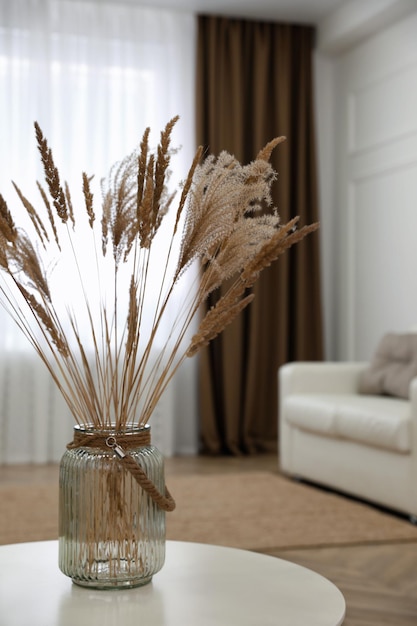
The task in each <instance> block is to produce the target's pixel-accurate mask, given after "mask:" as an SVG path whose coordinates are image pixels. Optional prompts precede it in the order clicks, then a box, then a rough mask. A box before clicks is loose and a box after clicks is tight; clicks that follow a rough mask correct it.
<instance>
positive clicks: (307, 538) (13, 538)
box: [0, 471, 417, 552]
mask: <svg viewBox="0 0 417 626" xmlns="http://www.w3.org/2000/svg"><path fill="white" fill-rule="evenodd" d="M167 482H168V487H169V489H170V491H171V493H172V495H173V496H174V498H175V500H176V502H177V508H176V510H175V511H174V512H172V513H168V514H167V538H168V539H173V540H178V541H195V542H201V543H211V544H217V545H224V546H231V547H237V548H244V549H248V550H257V551H262V552H263V551H265V552H267V551H268V550H270V549H277V548H278V549H293V548H301V547H313V546H314V547H318V546H328V545H348V544H357V543H380V542H392V541H409V540H417V528H416V527H414V526H412V524H410V523H409V522H408V521H407V520H404V519H401V518H399V517H397V516H395V515H392V514H390V513H386V512H384V511H380V510H379V509H376V508H374V507H372V506H370V505H367V504H363V503H361V502H357V501H354V500H351V499H349V498H345V497H343V496H340V495H337V494H334V493H331V492H326V491H323V490H321V489H318V488H316V487H313V486H310V485H306V484H304V483H297V482H294V481H292V480H290V479H288V478H286V477H284V476H281V475H279V474H278V473H273V472H262V471H257V472H242V473H233V474H230V473H225V474H221V475H219V474H210V475H186V476H179V475H174V476H170V477H168V478H167ZM0 503H1V504H0V543H3V544H4V543H18V542H23V541H39V540H48V539H56V538H57V536H58V521H57V517H58V490H57V486H56V485H55V484H51V483H49V484H31V485H21V484H15V485H9V484H8V485H4V486H0Z"/></svg>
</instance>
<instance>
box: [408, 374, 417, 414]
mask: <svg viewBox="0 0 417 626" xmlns="http://www.w3.org/2000/svg"><path fill="white" fill-rule="evenodd" d="M410 402H411V417H412V418H413V419H414V420H417V377H416V378H413V380H412V381H411V383H410Z"/></svg>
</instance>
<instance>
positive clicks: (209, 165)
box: [0, 117, 317, 429]
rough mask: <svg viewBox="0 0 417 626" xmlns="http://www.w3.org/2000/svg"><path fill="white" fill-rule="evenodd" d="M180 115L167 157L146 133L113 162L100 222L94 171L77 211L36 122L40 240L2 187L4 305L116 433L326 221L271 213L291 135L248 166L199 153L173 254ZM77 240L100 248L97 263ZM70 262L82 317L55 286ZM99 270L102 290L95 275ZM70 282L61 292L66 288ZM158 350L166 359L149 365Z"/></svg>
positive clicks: (76, 412)
mask: <svg viewBox="0 0 417 626" xmlns="http://www.w3.org/2000/svg"><path fill="white" fill-rule="evenodd" d="M177 119H178V118H176V117H175V118H173V119H172V120H171V121H170V122H169V123H168V124H167V126H166V127H165V129H164V130H163V131H162V132H161V135H160V142H159V145H158V146H157V149H156V150H155V151H152V150H151V148H150V146H149V133H150V130H149V128H148V129H146V130H145V132H144V134H143V138H142V141H141V143H140V145H139V148H138V150H137V151H135V152H133V153H132V154H130V155H128V156H127V157H126V158H125V159H123V160H122V161H121V162H120V163H116V164H115V165H114V166H113V167H112V169H111V170H110V172H109V175H108V176H107V178H105V179H103V180H102V182H101V191H102V202H101V215H100V219H96V216H97V211H96V209H95V206H94V204H95V203H94V194H93V191H92V187H91V183H92V180H93V177H92V176H88V175H87V174H86V173H85V172H84V173H83V174H82V181H81V182H82V185H81V191H82V198H83V201H84V207H83V208H81V209H79V210H78V212H77V211H75V210H74V208H73V202H72V199H71V195H70V191H69V187H68V184H67V183H66V182H64V184H63V185H62V184H61V179H60V174H59V171H58V168H57V167H56V165H55V163H54V159H53V155H52V151H51V149H50V147H49V145H48V142H47V140H46V139H45V137H44V135H43V133H42V130H41V129H40V127H39V125H38V124H37V123H35V131H36V139H37V144H38V149H39V152H40V155H41V161H42V164H43V170H44V178H45V182H46V187H45V188H44V187H43V186H42V185H41V184H40V183H39V182H37V186H38V190H39V192H40V207H41V208H40V209H36V208H35V206H34V205H33V204H32V203H31V202H29V200H28V199H27V198H26V197H25V196H24V195H23V193H22V191H21V190H20V189H19V187H18V186H17V185H16V184H14V187H15V190H16V192H17V195H18V198H19V199H20V202H21V203H22V204H23V207H24V209H25V210H26V213H27V215H28V217H29V219H30V222H29V224H31V227H32V231H33V233H32V236H31V238H30V237H29V235H28V234H27V233H26V232H25V230H23V229H22V228H20V227H17V226H16V224H15V222H14V220H13V217H12V214H11V212H10V210H9V208H8V206H7V203H6V201H5V200H4V198H3V197H2V196H1V195H0V269H1V270H2V272H1V275H2V282H1V283H0V302H1V304H2V305H3V306H4V308H5V309H6V310H7V311H8V312H9V313H10V315H11V316H12V317H13V319H14V320H15V322H16V323H17V324H18V326H19V327H20V329H21V330H22V332H23V333H24V334H25V335H26V337H27V338H28V339H29V341H30V342H31V343H32V345H33V347H34V348H35V350H36V351H37V352H38V354H39V356H40V357H41V359H42V361H43V362H44V364H45V365H46V367H47V368H48V370H49V372H50V374H51V376H52V377H53V379H54V381H55V382H56V384H57V385H58V387H59V389H60V391H61V393H62V394H63V396H64V398H65V400H66V402H67V404H68V406H69V408H70V410H71V412H72V414H73V416H74V418H75V421H76V422H77V423H79V424H86V423H88V424H91V425H94V426H96V427H108V426H110V425H112V426H115V427H116V428H118V429H122V428H124V427H126V426H127V425H131V424H145V423H146V422H147V421H148V420H149V418H150V417H151V415H152V412H153V410H154V408H155V406H156V404H157V402H158V400H159V398H160V396H161V394H162V393H163V391H164V390H165V388H166V386H167V384H168V382H169V381H170V380H171V378H172V376H173V375H174V373H175V372H176V370H177V368H178V367H179V366H180V364H181V363H182V361H183V360H184V359H185V358H186V357H188V356H192V355H194V354H195V353H197V352H198V351H199V350H200V349H201V348H202V347H203V346H205V345H207V344H208V343H209V342H210V341H211V340H212V339H213V338H214V337H216V336H217V335H218V334H219V333H221V332H222V330H223V329H224V328H225V326H227V325H228V324H229V323H230V322H231V321H232V320H233V319H234V318H235V317H236V316H237V315H238V314H239V313H240V312H241V311H242V309H244V308H245V307H246V306H247V305H248V304H249V303H250V302H251V301H252V300H253V297H254V296H253V294H252V293H250V291H248V290H250V289H251V287H253V285H254V283H255V282H256V280H257V278H258V276H259V274H260V272H261V271H262V270H263V269H264V268H265V267H267V266H269V265H270V264H271V263H273V262H274V261H275V260H276V259H277V258H278V257H279V256H280V255H281V254H282V253H283V252H284V251H285V250H287V249H288V248H289V247H290V246H292V245H294V244H295V243H297V242H299V241H300V240H301V239H303V238H304V237H305V236H306V235H307V234H308V233H310V232H312V231H313V230H315V229H316V228H317V224H312V225H310V226H305V227H303V228H300V229H297V228H296V222H297V219H294V220H292V221H290V222H288V223H287V224H281V223H280V219H279V216H278V213H277V210H276V209H275V208H273V207H272V208H271V195H270V190H271V185H272V183H273V181H274V180H275V178H276V173H275V171H274V170H273V168H272V166H271V165H270V163H269V159H270V156H271V154H272V151H273V150H274V148H275V147H276V146H277V145H278V144H279V143H280V142H281V141H283V140H284V138H283V137H279V138H277V139H275V140H273V141H271V142H270V143H268V144H267V145H266V146H265V147H264V148H263V149H262V150H261V151H260V152H259V154H258V156H257V158H256V159H255V160H254V161H253V162H252V163H249V164H248V165H241V164H240V163H239V162H238V161H237V160H236V159H235V158H234V157H233V156H232V155H230V154H228V153H227V152H221V153H220V154H219V155H218V156H217V157H215V156H208V157H207V158H205V159H204V160H202V149H201V148H200V149H199V150H198V151H197V153H196V156H195V158H194V160H193V163H192V165H191V168H190V171H189V174H188V176H187V178H186V180H185V182H184V184H183V186H182V193H181V197H180V199H179V201H178V206H177V209H176V213H175V216H174V220H173V223H172V224H173V225H172V226H170V228H171V229H172V232H171V235H170V239H169V242H168V245H167V246H165V248H166V249H161V246H160V245H159V240H158V233H159V230H160V227H161V225H162V223H164V224H165V217H166V215H167V214H168V212H169V208H170V206H171V205H172V203H173V200H174V195H173V194H169V193H168V191H167V181H168V178H169V174H170V169H169V168H170V161H171V156H172V155H173V153H174V151H173V149H172V148H171V135H172V130H173V128H174V125H175V124H176V122H177ZM266 208H268V211H267V212H265V209H266ZM41 209H42V211H41ZM41 213H43V216H42V215H41ZM57 218H59V219H57ZM177 241H178V245H177V246H175V245H174V244H175V243H176V242H177ZM77 244H78V246H79V245H81V246H82V248H83V249H84V250H85V249H87V250H88V251H89V256H88V261H87V265H88V268H87V267H85V264H84V262H83V259H82V258H81V256H80V255H79V253H78V252H77ZM176 250H177V252H176ZM64 251H66V256H64ZM68 251H69V257H68ZM175 255H176V257H175ZM151 256H158V257H159V258H160V260H161V261H162V266H163V267H164V270H163V272H162V275H161V278H160V284H158V285H157V298H156V304H155V305H154V309H153V322H152V325H151V327H150V329H148V330H147V332H145V331H144V329H143V320H144V312H145V310H146V311H147V309H148V296H149V293H150V292H155V284H154V283H152V284H150V283H151V279H150V277H149V276H150V274H149V266H150V262H151ZM173 256H174V257H175V258H174V269H173V271H172V273H170V272H169V271H168V267H170V266H172V257H173ZM68 258H69V259H70V261H71V263H70V265H71V272H72V274H71V281H74V283H75V284H76V285H77V288H78V289H79V293H80V294H81V296H82V297H81V313H80V312H79V311H76V309H75V305H74V304H73V302H72V301H71V300H70V301H69V302H66V303H65V304H64V306H62V303H61V299H60V298H59V297H58V295H57V286H56V284H55V285H54V283H56V282H57V281H56V280H55V275H56V272H57V268H58V266H59V265H60V263H63V264H65V267H66V268H67V269H68ZM175 259H176V260H175ZM195 262H198V263H199V266H200V271H199V274H198V279H197V284H196V285H195V289H193V290H192V291H190V292H189V296H188V297H186V298H184V302H183V306H182V308H181V309H180V310H179V311H178V315H177V317H176V318H175V319H173V320H172V323H171V332H170V334H169V337H168V338H165V339H164V343H163V344H162V345H163V347H162V349H161V348H160V344H159V343H158V337H159V333H160V330H161V327H162V325H163V323H165V320H166V318H167V316H169V315H170V313H169V304H170V302H171V301H172V298H173V297H174V294H176V291H177V288H178V287H179V283H180V282H181V280H182V277H183V275H184V273H185V272H186V271H187V270H188V268H189V267H190V266H191V265H192V264H194V263H195ZM91 268H93V270H92V271H93V272H94V283H95V285H96V286H97V291H96V292H94V296H91V294H90V286H89V285H88V284H87V283H86V281H85V275H86V272H87V270H89V271H90V270H91ZM109 277H110V279H111V280H109ZM123 277H124V278H123ZM226 281H227V285H228V288H227V290H226V292H225V293H224V295H222V296H221V297H220V299H219V300H218V302H217V303H216V305H215V306H214V307H213V308H211V309H210V310H209V311H207V312H205V313H204V312H203V307H202V305H203V304H204V302H205V301H206V300H207V298H208V296H209V295H210V294H211V293H212V292H213V291H214V290H215V289H217V288H218V287H220V286H221V285H224V284H226ZM109 284H110V287H109ZM59 287H60V288H61V290H62V284H61V283H59ZM195 319H199V325H198V328H197V330H196V332H195V334H194V335H193V336H192V337H191V339H189V337H188V335H187V331H189V329H190V325H191V323H192V322H193V320H195ZM86 329H87V331H86ZM86 335H87V338H86ZM187 337H188V338H187ZM157 343H158V345H157ZM155 351H158V357H157V358H156V361H155V360H154V359H153V357H152V361H151V354H152V353H153V352H155Z"/></svg>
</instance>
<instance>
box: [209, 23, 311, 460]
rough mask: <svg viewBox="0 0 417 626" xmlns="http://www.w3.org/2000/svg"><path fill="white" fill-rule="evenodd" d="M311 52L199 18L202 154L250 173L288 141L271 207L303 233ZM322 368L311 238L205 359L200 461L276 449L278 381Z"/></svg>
mask: <svg viewBox="0 0 417 626" xmlns="http://www.w3.org/2000/svg"><path fill="white" fill-rule="evenodd" d="M313 42H314V29H313V28H312V27H309V26H298V25H289V24H275V23H268V22H251V21H246V20H237V19H228V18H217V17H207V16H200V17H199V18H198V60H197V139H198V143H199V144H200V145H203V146H205V147H206V148H207V150H208V151H209V152H210V153H213V154H218V153H219V152H220V151H221V150H228V151H229V152H231V153H232V154H234V155H235V156H236V157H237V158H238V159H239V160H240V161H241V162H243V163H248V162H250V161H252V160H253V159H254V158H255V157H256V154H257V153H258V151H259V150H260V149H261V148H262V147H263V146H264V145H265V144H266V143H267V142H268V141H269V140H271V139H272V138H274V137H276V136H278V135H286V137H287V141H286V142H285V143H284V144H281V145H280V146H278V147H277V148H276V149H275V152H274V154H273V158H272V160H271V162H272V165H273V167H274V168H275V169H276V170H277V172H278V180H277V181H276V182H275V183H274V186H273V201H274V205H275V206H277V207H278V211H279V213H280V216H281V220H282V221H283V222H287V221H288V220H289V219H290V218H291V217H294V216H295V215H299V216H300V224H301V225H303V224H309V223H312V222H315V221H318V206H317V187H316V163H315V139H314V120H313V91H312V50H313ZM214 297H215V296H214ZM212 303H213V302H211V303H209V305H210V304H212ZM321 358H322V319H321V294H320V274H319V237H318V233H317V232H316V233H313V234H312V235H309V236H308V237H307V238H306V239H305V240H303V241H302V242H301V243H300V244H298V245H297V246H295V247H294V248H292V249H291V250H290V251H289V252H287V253H286V254H285V255H284V256H282V257H281V258H280V259H279V260H278V261H277V262H276V263H275V264H274V265H273V266H272V267H271V268H268V270H266V271H264V273H263V274H262V275H261V277H260V279H259V281H258V283H257V285H256V286H255V300H254V302H252V304H251V305H249V307H248V308H247V309H245V310H244V311H243V313H242V314H241V315H240V317H239V318H238V319H237V320H236V321H235V322H234V323H233V324H232V325H231V326H230V327H228V328H226V330H225V331H224V332H223V333H222V335H221V336H220V337H218V338H217V339H216V340H215V341H213V342H212V343H211V345H210V346H209V347H208V348H207V349H206V350H204V351H203V353H202V355H201V359H200V415H201V439H202V451H205V452H209V453H214V454H219V453H223V454H224V453H231V454H240V453H256V452H260V451H268V450H275V449H276V445H277V411H278V398H277V393H278V389H277V370H278V368H279V366H280V365H281V364H283V363H285V362H288V361H293V360H319V359H321Z"/></svg>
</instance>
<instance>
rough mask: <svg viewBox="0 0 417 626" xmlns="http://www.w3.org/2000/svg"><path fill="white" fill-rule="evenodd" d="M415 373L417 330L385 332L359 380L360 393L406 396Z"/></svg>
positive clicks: (416, 369) (416, 364) (416, 368)
mask: <svg viewBox="0 0 417 626" xmlns="http://www.w3.org/2000/svg"><path fill="white" fill-rule="evenodd" d="M415 376H417V334H415V333H406V334H396V333H387V334H386V335H384V336H383V337H382V339H381V341H380V342H379V344H378V347H377V349H376V352H375V355H374V357H373V359H372V361H371V363H370V366H369V368H368V369H366V370H365V371H364V372H363V373H362V375H361V377H360V380H359V393H363V394H387V395H391V396H397V397H398V398H408V397H409V388H410V382H411V381H412V379H413V378H414V377H415Z"/></svg>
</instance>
